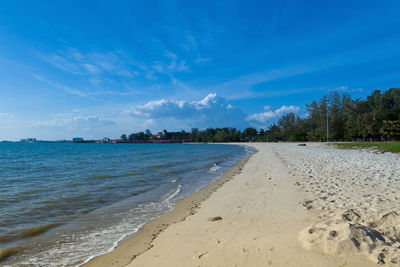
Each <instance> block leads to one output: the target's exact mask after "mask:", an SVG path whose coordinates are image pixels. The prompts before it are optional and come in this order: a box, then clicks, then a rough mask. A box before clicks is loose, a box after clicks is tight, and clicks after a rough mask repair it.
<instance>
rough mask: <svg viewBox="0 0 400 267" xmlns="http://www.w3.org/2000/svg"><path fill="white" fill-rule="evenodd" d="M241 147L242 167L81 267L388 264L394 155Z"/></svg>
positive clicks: (393, 241) (397, 218)
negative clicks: (245, 150) (247, 152)
mask: <svg viewBox="0 0 400 267" xmlns="http://www.w3.org/2000/svg"><path fill="white" fill-rule="evenodd" d="M249 145H250V146H253V147H254V148H256V150H257V152H256V153H255V154H253V155H252V156H251V157H250V158H249V159H246V160H242V161H241V162H240V163H239V164H237V165H236V166H235V167H233V168H231V169H229V170H228V171H226V172H225V173H224V175H223V176H222V177H221V178H219V179H218V180H217V182H215V183H213V184H211V185H209V186H207V187H205V188H203V189H202V190H200V191H198V192H197V193H195V194H192V195H190V196H187V197H185V198H183V199H181V200H180V201H178V203H177V204H176V207H175V209H174V210H173V211H171V212H168V213H166V214H165V215H163V216H161V217H160V218H158V219H156V220H153V221H151V222H150V223H148V224H146V225H145V226H144V227H143V228H142V229H141V231H140V232H139V233H138V234H137V235H135V236H134V237H131V238H130V239H128V240H126V241H125V242H123V243H122V244H121V245H119V246H118V247H117V248H116V249H115V250H114V251H112V252H110V253H108V254H105V255H102V256H99V257H96V258H95V259H94V260H92V261H90V262H89V263H88V264H86V265H85V266H377V265H378V263H381V264H383V263H384V264H385V265H386V266H394V265H396V264H398V262H399V260H400V259H399V257H398V255H400V251H399V246H400V242H399V241H400V211H399V204H400V194H399V192H400V175H399V174H400V164H399V163H400V158H399V156H398V155H394V154H391V153H385V154H380V153H376V152H373V151H359V150H339V149H335V148H331V147H327V146H325V145H322V144H307V146H298V145H297V144H267V143H254V144H249Z"/></svg>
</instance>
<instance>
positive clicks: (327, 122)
mask: <svg viewBox="0 0 400 267" xmlns="http://www.w3.org/2000/svg"><path fill="white" fill-rule="evenodd" d="M328 112H329V110H328V105H326V142H328V141H329V120H328V115H329V113H328Z"/></svg>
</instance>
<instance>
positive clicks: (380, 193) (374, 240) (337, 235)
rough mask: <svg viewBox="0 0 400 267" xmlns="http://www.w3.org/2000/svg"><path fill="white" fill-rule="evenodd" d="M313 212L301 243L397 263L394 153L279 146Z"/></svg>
mask: <svg viewBox="0 0 400 267" xmlns="http://www.w3.org/2000/svg"><path fill="white" fill-rule="evenodd" d="M275 154H276V155H277V157H278V158H280V159H281V160H282V161H283V162H284V163H285V165H286V167H287V168H288V170H289V172H290V173H291V174H292V177H293V181H296V182H295V183H296V185H297V186H298V187H299V188H300V189H301V190H302V191H304V192H305V193H306V198H307V199H306V201H305V202H304V203H303V204H304V206H305V207H306V208H307V209H309V210H316V211H317V212H318V213H319V217H318V219H317V220H316V221H315V222H314V223H313V224H311V225H310V226H307V227H306V228H304V230H303V231H302V232H301V234H300V240H301V241H302V242H303V244H304V246H305V247H308V248H311V249H313V250H316V251H320V252H323V253H327V254H331V255H339V256H347V255H362V256H365V257H367V258H368V259H370V260H371V261H373V262H379V263H388V265H395V264H400V157H399V155H396V154H392V153H385V154H381V153H376V152H373V151H366V150H364V151H361V150H338V149H332V148H329V147H326V146H310V145H308V146H306V147H298V146H293V145H282V146H280V147H279V148H277V149H276V150H275Z"/></svg>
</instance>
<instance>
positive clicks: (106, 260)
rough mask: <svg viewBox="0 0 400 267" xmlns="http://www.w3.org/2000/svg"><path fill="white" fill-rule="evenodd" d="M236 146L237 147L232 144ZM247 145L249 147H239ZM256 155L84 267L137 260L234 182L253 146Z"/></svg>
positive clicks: (239, 162)
mask: <svg viewBox="0 0 400 267" xmlns="http://www.w3.org/2000/svg"><path fill="white" fill-rule="evenodd" d="M233 145H237V144H233ZM239 145H246V144H239ZM252 149H253V153H252V154H250V155H248V156H246V157H244V158H243V159H241V160H239V161H238V162H237V163H236V164H235V165H233V166H232V167H230V168H229V169H227V170H225V171H224V172H223V173H222V175H221V176H220V177H218V178H217V179H216V180H215V181H214V182H213V183H211V184H209V185H206V186H205V187H203V188H201V189H200V190H198V191H196V192H194V193H192V194H190V195H187V196H184V197H183V198H181V199H179V200H177V202H176V203H175V205H174V207H173V209H172V210H170V211H168V212H166V213H164V214H163V215H161V216H160V217H158V218H155V219H153V220H151V221H149V222H147V223H145V224H144V225H143V226H142V227H140V229H139V230H138V232H136V233H134V234H133V235H132V236H128V237H125V238H124V239H123V240H122V241H121V242H120V243H119V244H118V245H117V246H116V247H115V248H114V249H113V250H111V251H110V252H107V253H105V254H101V255H98V256H94V258H92V259H90V260H89V261H88V262H85V263H82V265H80V266H84V267H92V266H93V267H97V266H100V267H103V266H104V267H107V266H114V267H116V266H126V265H128V264H130V263H131V262H132V261H133V260H134V259H135V258H136V257H138V256H139V255H141V254H143V253H144V252H146V251H148V250H149V249H151V248H152V247H153V245H152V242H153V240H155V239H156V238H157V237H158V236H159V235H160V234H161V233H162V232H163V231H164V230H165V229H167V228H168V227H169V226H170V225H172V224H175V223H178V222H181V221H184V220H185V219H186V218H187V217H189V216H191V215H194V214H196V212H197V211H198V210H199V207H200V205H201V203H202V202H204V201H205V200H206V199H208V198H209V197H210V196H211V195H212V194H213V193H214V192H215V191H217V190H218V189H219V188H220V187H221V186H222V185H223V184H225V183H226V182H228V181H230V180H232V179H233V178H234V177H235V176H237V175H238V174H240V173H241V171H242V169H243V167H244V166H245V164H246V163H247V162H248V161H249V159H250V158H251V157H253V156H254V155H255V154H256V153H257V152H258V150H257V149H256V148H255V147H252Z"/></svg>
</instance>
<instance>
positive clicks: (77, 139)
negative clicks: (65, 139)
mask: <svg viewBox="0 0 400 267" xmlns="http://www.w3.org/2000/svg"><path fill="white" fill-rule="evenodd" d="M72 142H83V138H82V137H74V138H72Z"/></svg>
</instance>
